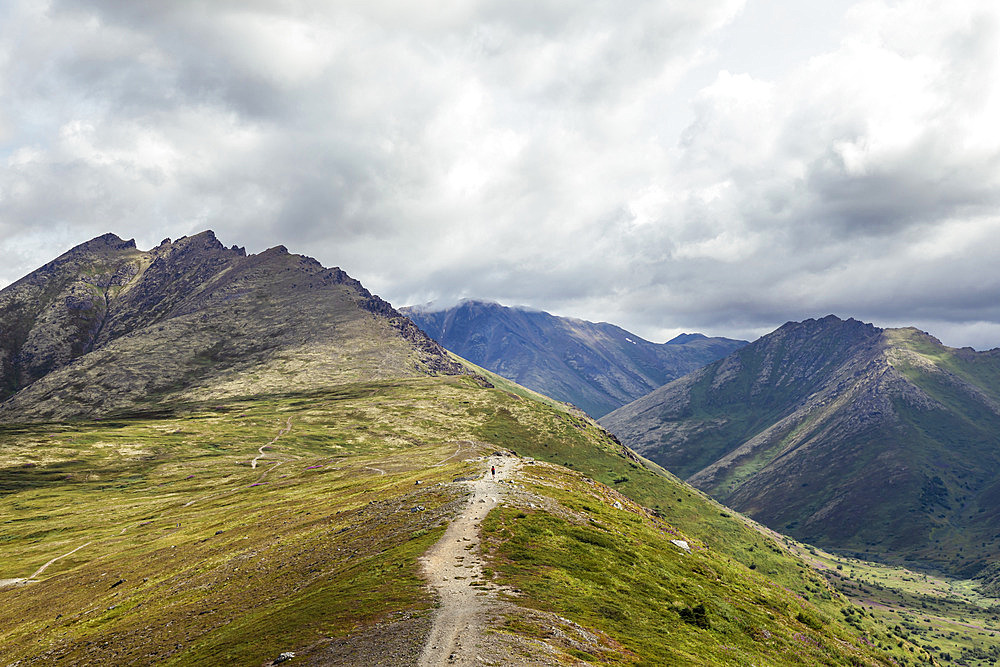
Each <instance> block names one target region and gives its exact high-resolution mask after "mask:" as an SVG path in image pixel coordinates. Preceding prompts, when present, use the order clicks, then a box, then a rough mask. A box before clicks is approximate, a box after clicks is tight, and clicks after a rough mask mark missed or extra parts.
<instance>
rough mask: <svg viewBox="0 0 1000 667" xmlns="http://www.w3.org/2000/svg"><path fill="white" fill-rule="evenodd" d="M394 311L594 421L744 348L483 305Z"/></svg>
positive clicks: (460, 351) (445, 342) (739, 343)
mask: <svg viewBox="0 0 1000 667" xmlns="http://www.w3.org/2000/svg"><path fill="white" fill-rule="evenodd" d="M400 312H402V313H404V314H406V315H408V316H409V317H410V318H411V319H413V321H414V322H416V323H417V325H418V326H419V327H420V328H421V329H423V330H424V331H426V332H427V333H428V334H429V335H430V336H431V338H433V339H434V340H436V341H438V342H439V343H441V344H442V345H443V346H444V347H446V348H448V349H449V350H451V351H452V352H454V353H455V354H458V355H459V356H461V357H463V358H465V359H468V360H469V361H471V362H473V363H475V364H478V365H480V366H482V367H484V368H487V369H489V370H491V371H493V372H495V373H497V374H499V375H502V376H504V377H506V378H509V379H511V380H514V381H515V382H517V383H519V384H522V385H524V386H525V387H529V388H531V389H534V390H535V391H539V392H541V393H543V394H546V395H548V396H551V397H553V398H556V399H559V400H561V401H567V402H569V403H573V404H574V405H576V406H578V407H579V408H581V409H583V410H585V411H586V412H588V413H589V414H590V415H592V416H595V417H599V416H601V415H603V414H605V413H607V412H609V411H611V410H613V409H615V408H617V407H619V406H622V405H624V404H625V403H628V402H629V401H632V400H634V399H636V398H638V397H640V396H643V395H645V394H647V393H649V392H650V391H652V390H653V389H655V388H657V387H659V386H661V385H663V384H665V383H667V382H669V381H671V380H673V379H676V378H678V377H680V376H682V375H684V374H686V373H689V372H691V371H693V370H695V369H696V368H700V367H701V366H704V365H705V364H707V363H710V362H712V361H715V360H716V359H719V358H721V357H723V356H725V355H727V354H729V353H730V352H732V351H733V350H735V349H738V348H739V347H742V346H743V345H746V341H740V340H732V339H728V338H708V337H706V336H704V335H702V334H681V335H680V336H677V337H676V338H674V339H673V340H671V341H669V342H667V343H659V344H658V343H651V342H650V341H648V340H644V339H643V338H640V337H639V336H637V335H635V334H633V333H630V332H628V331H626V330H625V329H622V328H621V327H617V326H615V325H613V324H608V323H606V322H601V323H594V322H587V321H585V320H578V319H572V318H567V317H557V316H555V315H550V314H549V313H546V312H544V311H540V310H532V309H527V308H518V307H508V306H502V305H500V304H498V303H493V302H488V301H476V300H467V301H463V302H461V303H459V304H458V305H457V306H454V307H451V308H446V309H434V308H432V307H428V306H416V307H413V306H411V307H407V308H401V309H400Z"/></svg>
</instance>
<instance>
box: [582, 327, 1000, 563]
mask: <svg viewBox="0 0 1000 667" xmlns="http://www.w3.org/2000/svg"><path fill="white" fill-rule="evenodd" d="M601 421H602V423H603V424H604V425H605V426H606V427H608V428H609V429H611V430H612V431H613V432H615V433H616V434H617V435H618V436H619V437H620V438H621V439H622V440H623V441H624V442H625V443H626V444H628V445H629V446H631V447H633V448H635V449H636V451H638V452H640V453H642V454H644V455H646V456H648V457H649V458H651V459H653V460H655V461H657V462H658V463H660V464H661V465H663V466H665V467H666V468H668V469H669V470H671V471H673V472H674V473H676V474H678V475H680V476H681V477H683V478H685V479H686V480H688V481H689V482H690V483H691V484H693V485H694V486H696V487H698V488H701V489H703V490H705V491H707V492H709V493H710V494H712V495H713V496H714V497H716V498H717V499H719V500H721V501H722V502H725V503H726V504H728V505H730V506H732V507H734V508H735V509H738V510H740V511H743V512H746V513H748V514H750V515H752V516H753V517H755V518H757V519H758V520H760V521H762V522H764V523H766V524H767V525H768V526H770V527H772V528H774V529H776V530H780V531H782V532H785V533H787V534H791V535H793V536H795V537H798V538H800V539H803V540H805V541H809V542H811V543H814V544H819V545H823V546H827V547H833V548H837V549H841V550H847V551H851V552H854V553H858V554H863V555H866V556H870V557H875V558H882V559H885V558H887V559H890V560H893V559H900V560H906V561H910V562H916V563H918V564H923V565H925V566H930V567H934V568H939V569H942V570H945V571H952V572H958V573H963V574H969V573H973V572H975V571H977V570H978V569H980V568H981V567H982V566H983V565H984V564H985V563H986V562H988V561H989V560H990V559H991V558H992V557H993V555H994V554H995V553H996V552H997V550H998V547H1000V533H997V530H996V526H997V525H998V521H1000V350H992V351H989V352H976V351H974V350H972V349H971V348H964V349H953V348H949V347H946V346H944V345H942V344H941V343H940V342H939V341H938V340H937V339H935V338H933V337H932V336H930V335H929V334H926V333H924V332H921V331H918V330H916V329H912V328H908V329H880V328H877V327H874V326H872V325H870V324H864V323H861V322H858V321H856V320H853V319H848V320H841V319H839V318H837V317H834V316H832V315H831V316H828V317H824V318H822V319H819V320H806V321H804V322H789V323H787V324H785V325H784V326H782V327H781V328H779V329H778V330H776V331H775V332H773V333H771V334H769V335H767V336H764V337H763V338H761V339H759V340H758V341H756V342H754V343H752V344H750V345H748V346H747V347H745V348H743V349H741V350H739V351H737V352H734V353H733V354H731V355H729V356H728V357H726V358H724V359H722V360H719V361H717V362H715V363H713V364H711V365H709V366H707V367H705V368H703V369H701V370H699V371H696V372H695V373H692V374H690V375H688V376H687V377H684V378H681V379H679V380H677V381H675V382H672V383H670V384H668V385H666V386H664V387H662V388H660V389H658V390H656V391H654V392H652V393H651V394H649V395H648V396H645V397H643V398H641V399H639V400H637V401H635V402H633V403H630V404H629V405H626V406H624V407H622V408H620V409H618V410H616V411H614V412H612V413H611V414H609V415H607V416H605V417H604V418H603V419H602V420H601Z"/></svg>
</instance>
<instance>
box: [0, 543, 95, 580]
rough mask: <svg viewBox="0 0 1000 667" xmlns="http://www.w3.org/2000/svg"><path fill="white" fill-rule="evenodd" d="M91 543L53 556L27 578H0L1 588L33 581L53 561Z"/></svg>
mask: <svg viewBox="0 0 1000 667" xmlns="http://www.w3.org/2000/svg"><path fill="white" fill-rule="evenodd" d="M91 544H93V542H87V543H86V544H81V545H80V546H78V547H77V548H76V549H73V550H72V551H67V552H66V553H64V554H61V555H59V556H56V557H55V558H53V559H52V560H50V561H49V562H47V563H46V564H45V565H42V566H41V567H40V568H38V569H37V570H35V571H34V573H32V574H31V576H29V577H27V578H25V579H0V588H3V587H4V586H18V585H21V584H29V583H32V582H34V580H35V579H37V578H38V575H40V574H41V573H42V572H45V570H47V569H48V567H49V565H52V563H54V562H56V561H57V560H59V559H60V558H65V557H66V556H71V555H73V554H75V553H76V552H77V551H79V550H80V549H82V548H84V547H86V546H90V545H91Z"/></svg>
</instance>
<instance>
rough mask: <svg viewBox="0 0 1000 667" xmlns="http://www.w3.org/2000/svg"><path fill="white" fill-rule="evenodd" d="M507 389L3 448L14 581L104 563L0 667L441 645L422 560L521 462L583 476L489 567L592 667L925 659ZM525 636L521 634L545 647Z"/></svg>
mask: <svg viewBox="0 0 1000 667" xmlns="http://www.w3.org/2000/svg"><path fill="white" fill-rule="evenodd" d="M508 389H509V388H507V387H504V386H498V387H496V388H493V389H484V388H482V387H480V386H479V385H478V383H477V382H476V381H475V380H474V379H473V378H468V377H447V378H418V379H411V380H400V381H387V382H381V383H357V384H352V385H344V386H341V387H337V388H333V389H330V390H327V391H312V392H308V393H302V394H289V395H284V396H270V397H267V396H258V397H253V398H247V399H240V400H229V401H224V402H217V403H210V404H189V405H186V406H180V407H174V408H170V409H168V408H159V409H158V410H157V411H156V412H153V413H147V414H145V415H142V414H132V415H119V416H116V417H114V418H109V419H106V420H102V421H94V422H76V423H48V424H37V425H29V426H24V425H5V426H0V452H3V454H2V458H0V517H2V519H0V578H16V577H21V578H23V577H28V576H30V575H31V573H33V572H35V571H36V570H37V569H38V568H39V567H40V566H41V565H42V564H44V563H46V562H47V561H49V560H50V559H52V558H55V557H56V556H60V555H63V554H67V553H68V552H69V551H71V550H73V549H75V548H77V547H80V546H81V545H86V546H84V547H83V548H81V549H79V550H78V551H75V552H74V553H73V554H72V555H67V556H65V557H64V558H61V559H59V560H56V561H55V562H53V563H52V564H51V565H50V566H49V567H48V568H47V569H46V570H45V571H44V572H43V573H42V574H41V575H40V576H39V578H38V579H39V580H38V581H37V582H36V583H32V584H29V585H27V586H23V587H15V588H5V589H0V598H2V601H3V603H2V604H0V627H2V628H3V630H2V631H0V654H2V655H4V656H5V657H6V658H7V659H8V662H13V661H16V660H30V659H41V660H43V661H48V662H56V661H58V662H59V663H60V664H86V663H92V662H95V661H97V660H98V659H100V660H108V659H115V660H119V661H125V662H137V663H153V662H155V663H163V664H178V665H180V664H184V665H189V664H195V665H200V664H204V665H210V664H220V663H235V664H254V663H256V664H259V663H260V662H262V661H265V660H269V659H271V658H273V657H275V656H276V655H277V654H278V653H279V652H281V651H284V650H293V651H296V653H297V654H299V655H302V656H305V657H308V656H310V655H316V656H318V655H321V654H322V651H323V650H324V649H325V648H326V647H329V646H331V645H332V644H333V643H335V642H336V641H338V640H341V639H343V638H345V637H346V636H347V635H349V634H351V635H357V634H359V633H360V634H362V635H363V634H364V633H366V632H370V631H373V628H375V627H376V625H378V624H383V623H386V622H388V621H396V620H399V619H402V620H403V621H405V622H412V623H426V622H427V617H428V614H430V612H431V610H432V608H433V604H434V599H433V596H432V595H431V594H430V593H429V591H428V590H427V589H426V588H425V586H424V585H423V582H422V579H421V578H420V576H419V565H418V561H417V559H418V557H419V556H420V555H421V554H422V553H423V552H424V551H426V549H427V548H428V547H429V546H430V545H431V544H433V543H434V541H435V540H436V539H438V538H439V537H440V535H441V532H442V530H443V528H444V526H445V525H446V523H447V520H448V518H449V516H451V514H452V513H453V512H454V511H455V510H456V507H457V504H456V503H457V502H458V500H457V499H458V498H459V494H460V489H459V488H458V487H455V486H453V485H451V484H450V482H451V481H452V480H453V479H455V478H456V477H460V476H468V475H470V474H473V471H474V470H478V467H479V466H481V465H482V463H481V462H476V461H475V459H476V457H479V456H482V455H483V454H486V453H489V452H492V451H494V450H496V449H499V448H509V449H513V450H514V451H516V452H518V453H519V454H520V455H522V456H532V457H535V458H536V459H547V460H551V461H553V462H555V463H559V464H568V468H566V469H563V470H560V469H557V468H548V467H546V466H543V465H536V466H534V467H532V466H531V465H530V464H528V465H526V466H525V469H526V470H527V471H528V475H529V477H530V478H532V480H533V481H532V482H531V484H530V488H531V491H533V492H534V493H536V494H538V495H539V496H545V497H548V498H550V499H552V500H553V501H555V502H556V503H558V507H561V508H564V509H565V512H564V511H563V510H558V509H557V510H554V511H553V512H552V513H546V512H542V511H541V510H538V509H535V510H531V511H526V510H525V509H523V508H521V509H516V508H513V507H511V508H506V509H502V510H500V511H498V512H496V513H494V514H492V515H491V516H490V517H489V519H488V520H487V522H486V523H485V525H484V527H485V529H486V531H487V534H488V536H489V537H490V547H489V549H490V558H491V559H492V564H490V569H491V570H492V574H493V576H495V577H497V578H500V579H502V580H506V581H510V582H515V583H516V585H517V586H518V587H519V588H521V589H522V590H523V591H524V596H523V597H522V598H519V599H518V601H519V603H520V604H523V605H524V606H525V607H533V608H535V609H540V610H552V611H553V612H555V613H558V614H559V615H560V616H562V617H564V618H569V619H572V621H574V622H576V623H579V624H581V625H582V626H584V627H585V628H588V632H589V631H596V632H597V633H598V634H599V636H601V637H604V638H605V639H606V641H604V643H603V644H602V645H603V646H604V647H605V648H604V649H602V650H601V651H599V652H598V653H599V654H595V655H592V656H591V657H592V658H593V659H595V660H607V661H611V662H615V661H617V662H619V663H620V662H630V661H632V662H635V661H639V662H642V661H645V662H646V663H647V664H656V663H657V662H659V661H660V660H661V659H666V658H670V657H683V658H685V659H687V658H691V659H692V660H695V663H696V664H697V660H701V664H713V662H712V661H716V662H715V663H714V664H741V663H739V660H740V659H742V658H745V657H746V656H755V658H754V660H756V661H757V662H758V663H762V662H763V663H767V664H824V662H823V661H826V663H825V664H853V663H851V662H850V658H851V656H855V657H857V658H858V659H859V660H860V661H861V662H860V663H858V664H879V662H880V661H882V662H884V660H883V658H884V655H896V656H897V657H899V658H904V657H905V658H907V659H908V660H909V661H910V662H911V663H912V662H915V660H916V656H918V655H919V654H920V653H919V651H917V652H915V653H912V654H911V653H909V651H908V648H909V644H906V643H904V648H903V649H900V648H899V647H896V649H885V651H882V652H879V651H877V650H875V649H872V648H871V647H870V646H866V645H864V642H863V641H862V640H861V637H862V636H865V637H869V638H871V640H872V641H875V642H878V641H884V642H886V643H888V642H889V637H890V636H892V632H891V631H890V630H889V629H887V628H886V627H884V626H880V625H878V624H877V623H876V622H875V620H874V619H867V620H866V623H865V624H863V625H862V629H861V630H857V631H856V630H855V629H854V628H853V626H852V625H850V624H848V623H846V622H845V621H843V620H842V616H841V614H840V609H841V608H842V607H844V606H845V605H846V601H845V600H844V599H843V598H841V597H840V596H839V594H837V593H836V592H835V591H833V590H832V589H831V588H830V587H829V586H828V585H827V584H826V582H825V581H824V580H823V579H822V578H821V577H819V576H818V575H817V574H815V573H814V572H812V571H811V570H808V569H807V568H805V567H804V565H803V564H802V563H801V561H799V560H798V559H796V558H794V557H792V556H791V555H790V554H789V553H788V552H787V551H786V549H785V548H783V547H781V546H779V544H778V543H776V542H775V541H774V540H773V539H772V538H770V537H767V536H765V535H763V534H761V533H760V532H759V531H758V530H757V529H756V528H755V527H753V526H752V525H750V524H748V523H747V522H745V521H744V520H742V519H741V518H740V517H738V516H735V515H733V514H732V513H730V512H729V511H727V510H726V509H725V508H723V507H721V506H720V505H718V504H717V503H714V502H712V501H710V500H708V499H707V498H706V497H705V496H703V495H702V494H700V493H698V492H696V491H694V490H693V489H691V488H689V487H686V486H684V485H683V484H681V483H680V482H679V481H678V480H677V479H676V478H674V477H673V476H671V475H669V474H668V473H666V472H665V471H663V470H662V469H660V468H658V467H657V466H655V465H653V464H651V463H649V462H647V461H644V460H642V459H638V458H634V457H630V456H629V453H628V452H627V451H625V450H623V448H622V447H621V446H620V445H619V444H618V443H616V442H615V441H614V440H613V439H611V438H610V436H609V435H608V434H607V433H606V432H605V431H603V430H602V429H600V428H599V427H598V426H597V425H596V424H595V423H594V422H592V421H591V420H589V419H587V418H586V417H584V416H582V415H580V414H578V413H575V412H574V411H572V410H569V409H568V408H567V407H566V406H565V405H563V404H559V403H556V402H549V403H539V402H537V401H534V400H533V399H532V398H531V397H530V395H524V394H519V393H517V392H514V391H509V390H508ZM289 419H291V424H292V429H291V431H290V432H289V433H287V434H284V435H282V436H281V437H280V438H279V439H278V440H277V441H276V442H275V443H274V445H273V446H272V447H271V448H270V449H266V450H265V454H264V457H263V459H262V460H261V462H260V464H259V465H258V467H257V468H256V469H251V467H250V465H249V462H250V460H251V459H252V458H253V457H255V456H257V454H258V448H260V447H261V445H264V444H266V443H267V442H269V441H270V440H271V439H272V438H274V436H275V435H276V434H277V433H278V432H279V430H280V429H282V427H284V426H285V425H286V424H287V423H288V420H289ZM570 469H572V471H577V472H570ZM383 472H384V474H383ZM585 476H586V477H585ZM588 479H590V480H598V481H600V482H607V483H608V484H613V485H614V487H615V491H611V490H610V489H608V488H606V487H604V486H602V485H600V484H595V483H594V482H593V481H588ZM616 480H617V483H615V482H616ZM418 481H419V482H420V484H417V482H418ZM617 491H620V492H622V493H624V494H626V495H627V496H629V497H631V498H634V499H635V500H636V501H637V502H638V503H639V504H640V505H641V506H645V507H648V508H651V510H650V511H649V512H647V511H645V510H642V509H641V508H640V506H637V505H634V504H633V503H632V501H629V500H627V499H626V498H625V497H624V496H617V495H616V492H617ZM612 498H622V500H623V501H624V502H625V504H626V505H628V506H629V508H630V509H631V511H621V510H614V509H613V508H611V504H612V503H611V502H609V501H610V500H611V499H612ZM418 506H422V507H423V508H424V509H423V511H413V510H414V508H417V507H418ZM522 514H523V516H521V515H522ZM657 515H658V516H657ZM678 537H679V538H683V539H686V540H688V541H689V542H690V543H691V545H692V547H693V549H694V551H693V553H692V554H685V553H683V552H682V551H681V550H679V549H678V548H677V547H676V546H674V545H672V544H671V543H670V542H669V539H671V538H678ZM807 596H808V597H809V600H806V597H807ZM612 602H613V604H612ZM699 605H701V607H699ZM616 608H619V610H618V611H615V609H616ZM702 610H703V611H704V613H702ZM520 622H521V624H522V625H523V627H520V626H519V625H518V619H517V618H513V619H511V621H510V622H509V623H508V626H507V629H506V631H508V632H515V633H518V634H522V635H524V636H525V637H526V638H531V637H536V635H537V636H541V637H542V638H547V637H548V635H546V632H547V631H544V632H543V631H542V630H539V626H538V625H537V623H533V622H530V619H529V620H523V619H522V621H520ZM704 622H707V623H708V625H709V627H707V628H706V627H702V625H699V623H704ZM519 628H520V629H519ZM658 628H659V630H657V629H658ZM657 632H660V634H662V637H661V638H659V639H657V638H656V637H655V635H657ZM800 635H801V636H800ZM813 640H815V642H816V643H814V641H813ZM602 641H603V640H602ZM841 642H845V643H841ZM859 642H860V643H859ZM594 650H596V649H594ZM573 651H578V654H574V653H573ZM894 651H895V652H894ZM563 652H564V654H565V655H567V656H569V655H576V656H577V657H578V658H580V659H589V658H587V656H585V655H583V654H584V653H586V651H582V649H579V648H573V647H568V648H566V647H564V650H563ZM740 656H742V657H740ZM725 660H730V662H729V663H726V662H725ZM817 660H819V661H820V662H819V663H817V662H816V661H817ZM845 661H846V662H845ZM900 662H901V664H903V663H902V660H900Z"/></svg>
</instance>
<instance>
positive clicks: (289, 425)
mask: <svg viewBox="0 0 1000 667" xmlns="http://www.w3.org/2000/svg"><path fill="white" fill-rule="evenodd" d="M291 430H292V418H291V417H289V418H288V422H287V423H286V424H285V426H284V428H282V429H281V430H280V431H278V435H276V436H274V437H273V438H271V442H269V443H267V444H266V445H261V446H260V448H259V449H258V450H257V456H255V457H254V459H253V461H251V462H250V467H251V468H256V467H257V461H259V460H260V459H261V458H262V457H263V456H264V449H265V448H266V447H270V446H271V445H273V444H274V443H275V442H277V441H278V438H280V437H281V436H283V435H285V434H286V433H288V432H289V431H291Z"/></svg>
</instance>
